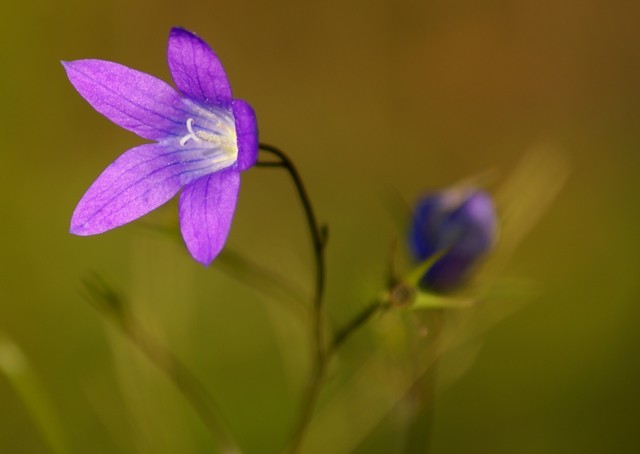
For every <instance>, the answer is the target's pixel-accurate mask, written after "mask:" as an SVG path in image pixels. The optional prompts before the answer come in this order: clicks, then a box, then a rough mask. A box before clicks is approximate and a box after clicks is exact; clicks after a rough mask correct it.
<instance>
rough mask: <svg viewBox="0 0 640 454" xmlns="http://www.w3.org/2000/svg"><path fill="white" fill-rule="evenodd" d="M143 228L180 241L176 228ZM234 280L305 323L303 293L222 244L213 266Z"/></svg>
mask: <svg viewBox="0 0 640 454" xmlns="http://www.w3.org/2000/svg"><path fill="white" fill-rule="evenodd" d="M144 227H145V228H147V229H149V230H153V231H155V232H158V233H160V234H162V235H165V236H168V237H170V238H171V239H173V240H174V241H176V242H180V243H181V242H182V237H181V236H180V232H179V231H178V229H176V228H171V227H165V226H161V225H152V224H145V225H144ZM214 266H216V267H218V268H219V269H220V270H221V271H223V272H225V273H226V274H228V275H229V276H231V277H232V278H234V279H236V280H237V281H239V282H241V283H242V284H245V285H247V286H249V287H252V288H254V289H256V290H258V291H259V292H261V293H263V294H264V295H266V296H269V297H271V298H273V299H275V300H277V301H280V302H282V303H283V305H284V306H285V307H286V308H287V309H288V310H289V311H290V312H291V313H293V314H294V315H295V316H296V317H297V318H299V319H301V320H302V321H305V322H307V321H308V319H309V315H310V308H309V307H308V306H307V305H306V304H305V302H306V301H308V300H309V297H308V296H306V294H305V292H304V291H302V289H300V288H299V287H298V286H296V285H295V284H293V283H292V282H291V281H290V280H289V279H287V278H286V277H284V276H282V275H281V274H279V273H277V272H275V271H272V270H269V269H267V268H265V267H263V266H262V265H259V264H258V263H255V262H254V261H252V260H250V259H248V258H247V257H245V256H244V255H242V254H241V253H239V252H237V251H234V250H232V249H231V248H229V247H225V248H224V249H223V250H222V252H221V253H220V255H219V256H218V257H217V258H216V260H215V265H214Z"/></svg>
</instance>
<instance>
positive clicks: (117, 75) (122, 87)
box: [62, 60, 186, 140]
mask: <svg viewBox="0 0 640 454" xmlns="http://www.w3.org/2000/svg"><path fill="white" fill-rule="evenodd" d="M62 64H63V66H64V68H65V70H66V71H67V76H68V77H69V80H70V81H71V83H72V84H73V86H74V87H75V88H76V90H78V93H80V95H81V96H82V97H83V98H84V99H86V100H87V101H88V102H89V104H91V105H92V106H93V108H94V109H96V110H97V111H98V112H100V113H101V114H102V115H104V116H105V117H107V118H108V119H109V120H111V121H113V122H114V123H115V124H117V125H119V126H121V127H123V128H125V129H128V130H129V131H133V132H135V133H136V134H138V135H139V136H141V137H143V138H145V139H151V140H158V139H162V138H165V137H167V136H170V135H174V134H175V131H176V130H178V129H181V128H183V126H184V122H185V121H186V113H185V112H184V107H183V105H182V98H181V96H180V94H179V93H178V92H176V91H175V90H174V89H173V88H171V86H170V85H168V84H167V83H165V82H163V81H161V80H160V79H156V78H155V77H153V76H150V75H149V74H146V73H143V72H140V71H136V70H134V69H131V68H127V67H126V66H123V65H120V64H118V63H112V62H109V61H104V60H75V61H71V62H62Z"/></svg>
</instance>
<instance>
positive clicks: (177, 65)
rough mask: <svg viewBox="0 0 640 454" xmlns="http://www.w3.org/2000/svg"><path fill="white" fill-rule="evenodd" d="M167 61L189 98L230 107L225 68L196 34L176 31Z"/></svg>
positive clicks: (174, 78) (179, 87) (172, 34)
mask: <svg viewBox="0 0 640 454" xmlns="http://www.w3.org/2000/svg"><path fill="white" fill-rule="evenodd" d="M167 59H168V62H169V70H170V71H171V77H172V78H173V81H174V82H175V84H176V86H177V87H178V89H179V90H180V91H181V92H182V93H183V94H184V95H186V96H187V97H189V98H192V99H194V100H196V101H199V102H202V103H207V104H210V105H214V106H223V107H227V108H228V107H229V105H230V104H231V87H230V86H229V80H228V79H227V76H226V74H225V72H224V68H223V67H222V64H221V63H220V60H219V59H218V57H217V56H216V54H215V52H213V50H211V48H210V47H209V45H208V44H207V43H206V42H204V41H203V40H202V39H200V38H199V37H198V36H196V35H195V34H194V33H192V32H190V31H188V30H184V29H182V28H173V29H171V33H170V34H169V44H168V47H167Z"/></svg>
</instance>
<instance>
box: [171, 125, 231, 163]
mask: <svg viewBox="0 0 640 454" xmlns="http://www.w3.org/2000/svg"><path fill="white" fill-rule="evenodd" d="M194 123H195V120H194V119H193V118H189V119H187V134H186V135H184V136H183V137H182V138H181V139H180V146H181V147H184V146H185V145H186V144H187V142H189V141H190V140H192V141H194V142H197V143H205V144H210V146H211V149H212V150H211V151H212V152H213V151H214V150H220V151H223V152H224V153H225V154H228V155H236V154H237V153H238V150H237V148H236V137H235V131H230V129H231V128H225V129H226V131H224V132H226V133H227V134H225V133H223V132H220V133H217V132H209V131H208V130H205V129H199V130H194V129H193V126H194ZM229 133H231V134H229ZM207 148H209V147H207Z"/></svg>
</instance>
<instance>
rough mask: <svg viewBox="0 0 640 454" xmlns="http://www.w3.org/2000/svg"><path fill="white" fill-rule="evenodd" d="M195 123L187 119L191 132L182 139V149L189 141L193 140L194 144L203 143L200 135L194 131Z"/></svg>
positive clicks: (188, 128)
mask: <svg viewBox="0 0 640 454" xmlns="http://www.w3.org/2000/svg"><path fill="white" fill-rule="evenodd" d="M193 121H194V120H193V118H189V119H187V131H189V134H187V135H186V136H184V137H183V138H182V139H180V146H181V147H184V146H185V144H186V143H187V142H188V141H189V140H193V141H194V142H202V140H200V137H198V134H196V133H195V132H194V130H193Z"/></svg>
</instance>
